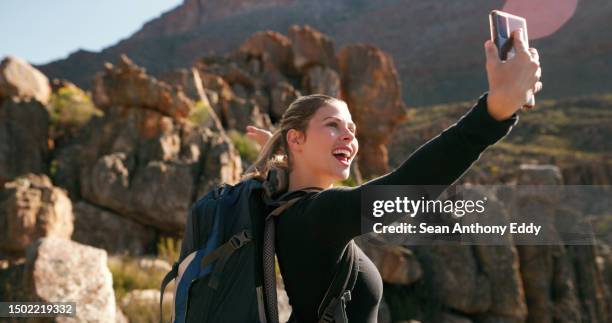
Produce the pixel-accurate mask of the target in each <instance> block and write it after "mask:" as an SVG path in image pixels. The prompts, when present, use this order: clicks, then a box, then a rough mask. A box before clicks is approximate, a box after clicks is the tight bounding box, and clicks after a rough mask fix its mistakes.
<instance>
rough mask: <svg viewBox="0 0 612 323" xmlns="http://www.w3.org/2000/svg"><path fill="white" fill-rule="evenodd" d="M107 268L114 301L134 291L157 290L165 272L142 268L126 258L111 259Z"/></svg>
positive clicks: (130, 258)
mask: <svg viewBox="0 0 612 323" xmlns="http://www.w3.org/2000/svg"><path fill="white" fill-rule="evenodd" d="M108 268H109V269H110V271H111V274H112V275H113V288H114V290H115V297H116V299H118V300H120V299H121V298H122V297H123V296H124V295H125V294H126V293H127V292H129V291H132V290H135V289H159V286H160V285H161V281H162V279H163V278H164V275H165V274H166V273H165V272H163V271H161V270H159V269H156V268H142V267H140V266H139V265H138V260H137V259H135V258H132V257H128V256H122V257H111V258H109V260H108Z"/></svg>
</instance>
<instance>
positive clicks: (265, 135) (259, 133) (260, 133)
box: [246, 126, 272, 147]
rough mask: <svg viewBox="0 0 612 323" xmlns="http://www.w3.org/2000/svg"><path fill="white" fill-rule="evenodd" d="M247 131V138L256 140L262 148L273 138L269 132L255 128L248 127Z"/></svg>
mask: <svg viewBox="0 0 612 323" xmlns="http://www.w3.org/2000/svg"><path fill="white" fill-rule="evenodd" d="M246 130H247V133H246V134H247V136H248V137H249V138H251V139H253V140H255V141H256V142H257V143H258V144H259V145H260V146H262V147H263V146H264V145H265V144H266V142H268V140H269V139H270V138H272V133H271V132H270V131H268V130H264V129H261V128H257V127H255V126H247V127H246Z"/></svg>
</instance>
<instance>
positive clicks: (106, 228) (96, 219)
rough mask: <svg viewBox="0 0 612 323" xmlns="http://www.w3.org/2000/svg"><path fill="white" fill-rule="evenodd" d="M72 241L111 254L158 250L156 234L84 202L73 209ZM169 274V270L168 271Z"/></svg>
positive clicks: (141, 252) (133, 253)
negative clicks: (156, 247) (156, 248)
mask: <svg viewBox="0 0 612 323" xmlns="http://www.w3.org/2000/svg"><path fill="white" fill-rule="evenodd" d="M74 218H75V220H74V234H73V235H72V239H73V240H74V241H76V242H80V243H83V244H86V245H90V246H94V247H96V248H101V249H104V250H106V252H108V253H110V254H123V253H128V254H130V255H142V254H145V253H146V252H151V251H154V250H155V238H156V235H155V230H154V229H153V228H151V227H148V226H145V225H142V224H140V223H138V222H135V221H134V220H133V219H130V218H128V217H124V216H121V215H118V214H116V213H113V212H110V211H109V210H108V209H101V208H99V207H96V206H94V205H91V204H89V203H87V202H85V201H79V202H77V203H76V204H75V205H74ZM168 270H170V269H168Z"/></svg>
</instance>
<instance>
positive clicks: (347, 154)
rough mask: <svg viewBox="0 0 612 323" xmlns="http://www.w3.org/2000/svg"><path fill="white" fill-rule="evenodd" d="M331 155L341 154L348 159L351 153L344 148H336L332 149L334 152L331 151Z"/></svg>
mask: <svg viewBox="0 0 612 323" xmlns="http://www.w3.org/2000/svg"><path fill="white" fill-rule="evenodd" d="M332 154H334V155H336V154H342V155H344V157H346V158H349V157H350V156H351V151H350V150H348V149H346V148H338V149H334V151H332Z"/></svg>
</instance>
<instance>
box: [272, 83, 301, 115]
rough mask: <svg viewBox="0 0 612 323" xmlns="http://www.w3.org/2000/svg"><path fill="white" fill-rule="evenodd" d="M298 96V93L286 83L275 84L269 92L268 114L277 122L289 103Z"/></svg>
mask: <svg viewBox="0 0 612 323" xmlns="http://www.w3.org/2000/svg"><path fill="white" fill-rule="evenodd" d="M299 96H300V92H298V91H297V90H296V89H294V88H293V86H291V84H289V83H287V82H281V83H278V84H276V85H275V86H274V87H273V88H272V89H271V90H270V101H271V102H270V114H271V116H272V118H274V120H279V119H280V118H281V117H282V116H283V113H285V110H287V108H288V107H289V104H291V102H293V101H295V99H297V98H298V97H299Z"/></svg>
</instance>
